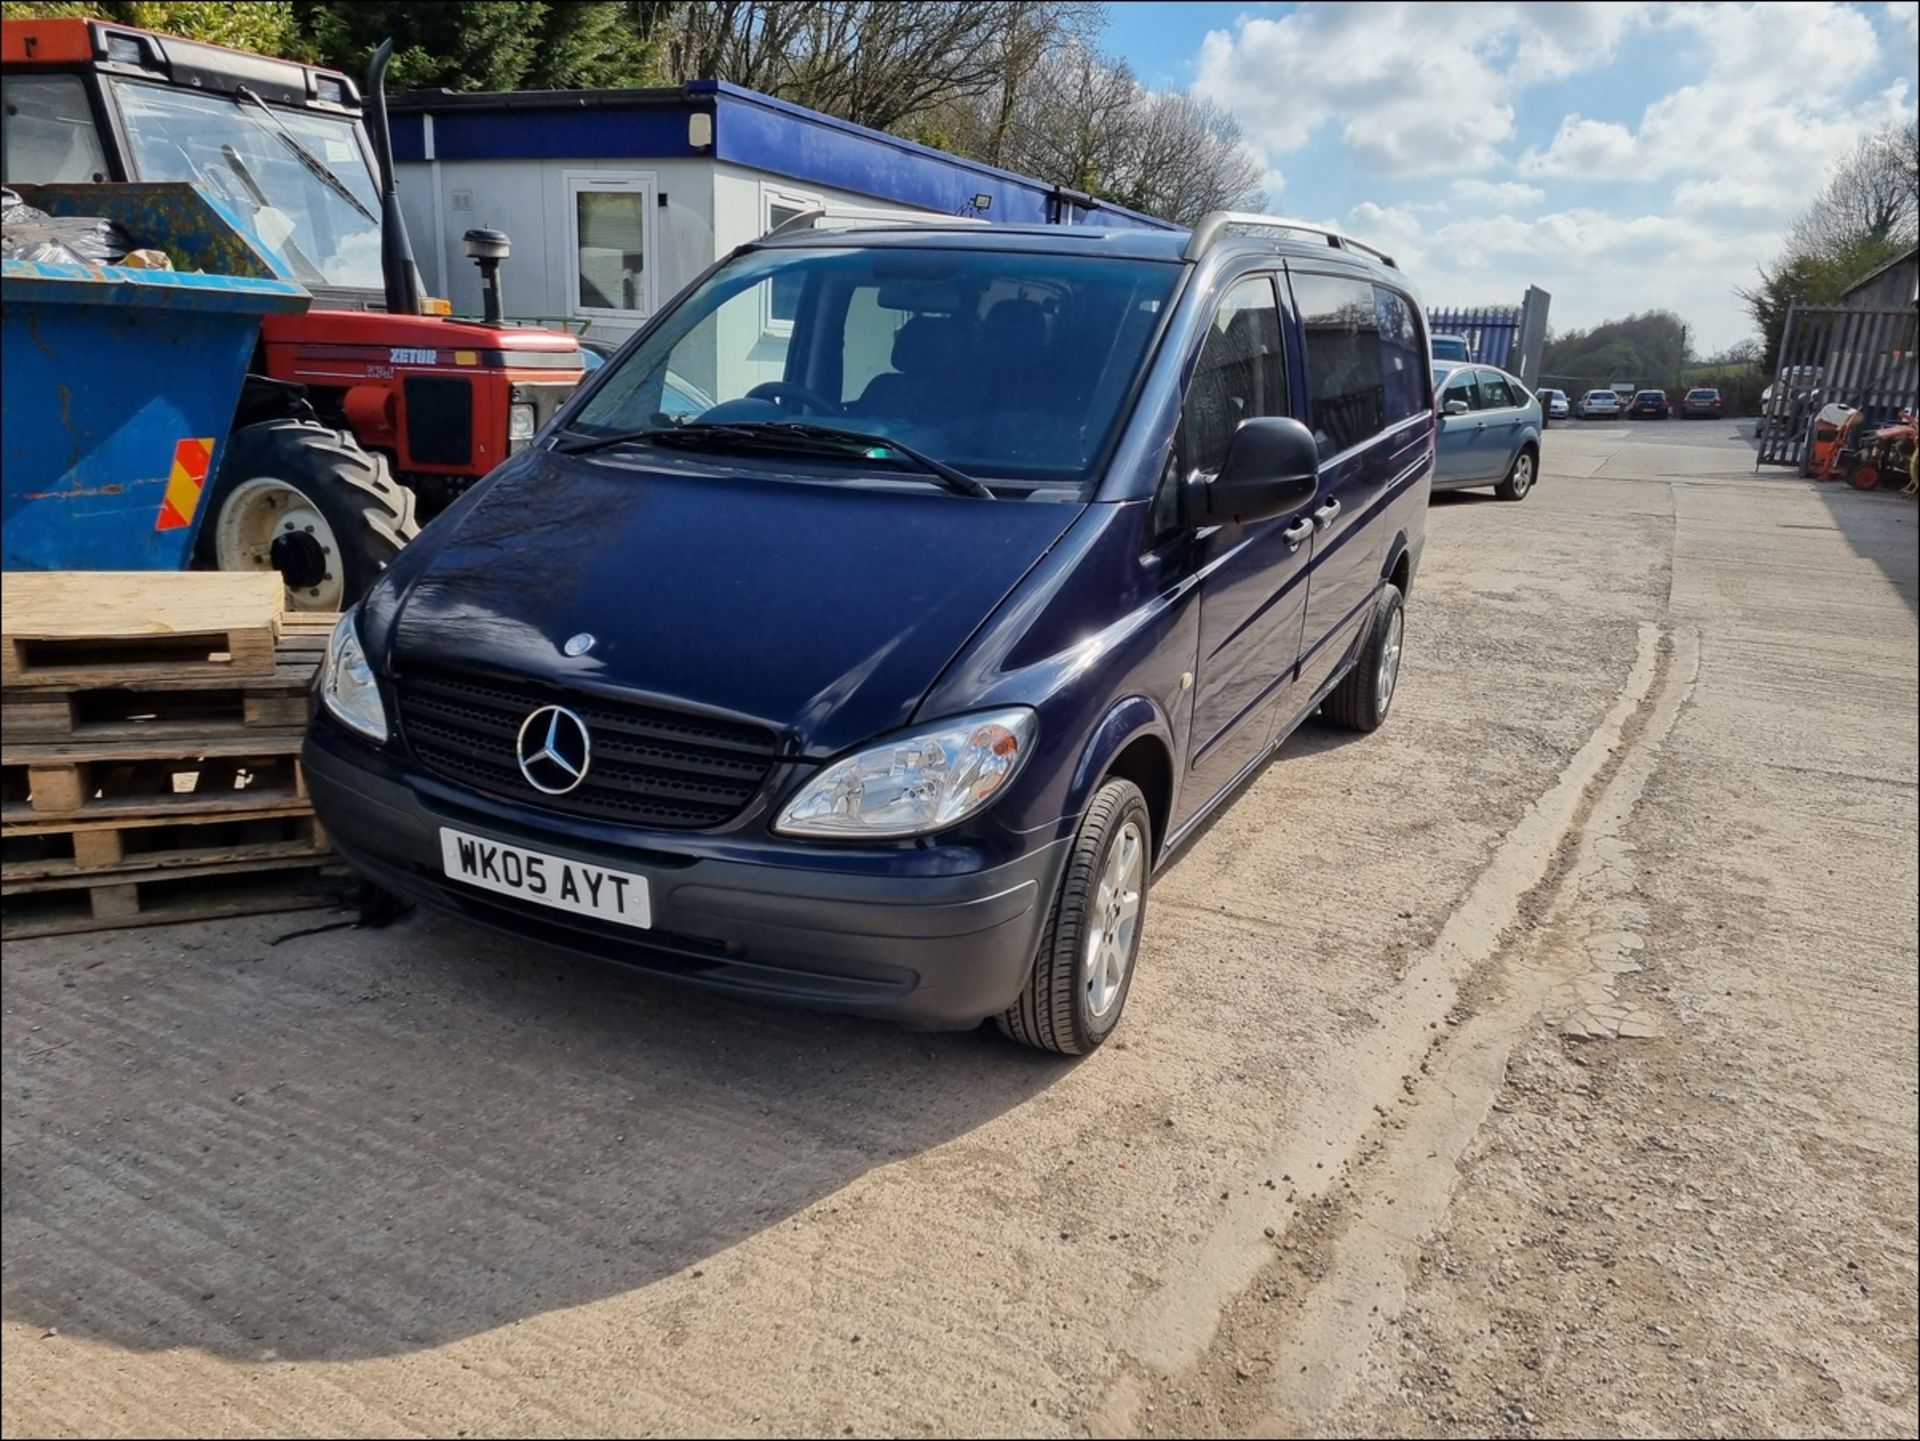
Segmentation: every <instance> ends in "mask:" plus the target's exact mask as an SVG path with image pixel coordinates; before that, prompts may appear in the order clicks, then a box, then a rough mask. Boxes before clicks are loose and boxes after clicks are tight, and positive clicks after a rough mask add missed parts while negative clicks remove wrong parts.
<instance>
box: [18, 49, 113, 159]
mask: <svg viewBox="0 0 1920 1441" xmlns="http://www.w3.org/2000/svg"><path fill="white" fill-rule="evenodd" d="M0 101H3V102H4V109H5V111H6V124H5V126H4V129H5V133H6V159H5V161H4V164H0V171H3V172H4V178H5V180H6V182H7V183H8V184H9V185H60V184H81V185H90V184H98V183H99V182H101V181H103V180H105V179H106V178H107V157H106V153H105V152H104V151H103V150H102V149H101V148H100V132H99V130H98V129H97V128H96V127H95V125H94V123H93V110H92V107H90V106H89V105H88V104H87V87H86V86H85V85H83V84H82V83H81V81H80V77H79V76H78V75H9V76H8V77H7V78H6V80H5V81H4V82H0Z"/></svg>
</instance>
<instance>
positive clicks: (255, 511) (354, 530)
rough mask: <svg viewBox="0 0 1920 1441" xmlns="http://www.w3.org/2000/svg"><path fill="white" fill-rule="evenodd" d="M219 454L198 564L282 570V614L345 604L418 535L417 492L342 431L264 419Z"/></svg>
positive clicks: (196, 556) (362, 591)
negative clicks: (284, 597) (284, 604)
mask: <svg viewBox="0 0 1920 1441" xmlns="http://www.w3.org/2000/svg"><path fill="white" fill-rule="evenodd" d="M224 450H225V453H224V454H223V455H222V456H221V458H220V470H219V474H218V475H217V476H216V477H215V479H214V482H213V486H212V492H211V494H209V495H208V496H207V497H206V499H205V501H204V502H203V507H204V510H205V514H204V516H203V517H202V519H201V522H200V533H199V538H198V539H197V541H196V542H195V546H194V560H195V563H196V564H198V565H200V566H201V567H203V568H205V569H209V570H277V571H279V572H280V574H281V576H282V577H283V578H284V579H285V582H286V587H287V609H288V610H303V611H341V610H345V609H346V608H347V607H348V606H350V605H352V604H353V603H354V602H355V601H357V600H359V599H360V597H361V596H362V595H364V594H366V591H367V588H368V587H369V586H371V585H372V584H373V583H374V581H376V580H378V579H379V578H380V573H381V572H382V571H384V570H385V569H386V568H387V565H388V563H389V562H391V561H392V560H393V558H394V556H396V555H398V554H399V552H400V547H401V546H403V545H405V544H406V543H407V542H408V541H410V540H412V539H413V538H414V536H416V535H418V534H419V533H420V524H419V522H418V521H417V520H416V519H415V518H414V495H413V492H412V491H411V490H409V489H407V487H405V486H404V485H401V484H400V483H399V482H398V481H396V480H395V479H394V478H393V474H392V472H391V471H389V470H388V468H387V462H386V458H385V457H384V456H380V455H376V454H374V453H373V452H371V451H367V450H363V449H361V447H360V444H359V442H358V441H356V440H355V439H354V438H353V436H352V434H351V433H349V432H347V431H344V430H332V429H330V428H328V427H327V426H324V425H315V424H312V423H310V422H308V421H299V420H268V421H262V422H261V423H260V424H258V425H249V426H245V427H243V428H242V429H240V430H237V431H235V432H234V433H233V434H232V435H231V436H229V437H228V438H227V442H226V446H225V447H224Z"/></svg>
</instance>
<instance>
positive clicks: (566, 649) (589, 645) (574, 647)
mask: <svg viewBox="0 0 1920 1441" xmlns="http://www.w3.org/2000/svg"><path fill="white" fill-rule="evenodd" d="M592 649H593V636H592V635H591V634H590V633H589V632H587V631H584V630H583V631H581V632H580V634H578V635H576V636H573V637H571V638H570V639H569V640H568V641H567V643H566V644H565V645H563V646H561V647H560V650H561V652H562V654H565V655H585V654H586V653H587V652H588V651H590V650H592Z"/></svg>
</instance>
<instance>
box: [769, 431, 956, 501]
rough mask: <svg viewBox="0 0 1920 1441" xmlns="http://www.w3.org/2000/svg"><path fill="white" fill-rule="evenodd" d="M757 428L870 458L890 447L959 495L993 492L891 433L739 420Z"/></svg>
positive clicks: (891, 450) (877, 456) (890, 449)
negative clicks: (839, 446)
mask: <svg viewBox="0 0 1920 1441" xmlns="http://www.w3.org/2000/svg"><path fill="white" fill-rule="evenodd" d="M741 424H742V425H744V426H746V427H749V428H751V429H753V430H755V431H757V432H765V431H776V432H778V433H780V434H782V435H792V436H797V437H799V438H801V439H804V440H831V441H838V442H840V443H841V444H843V445H849V446H856V447H859V448H861V449H863V450H865V451H867V452H868V454H869V455H870V456H871V458H872V459H874V460H881V459H884V458H885V457H884V456H880V455H874V454H872V452H874V451H890V452H891V453H892V454H894V455H897V456H899V457H900V458H901V459H902V460H906V461H910V462H911V463H912V464H914V465H917V466H919V467H920V468H921V469H922V470H924V471H925V472H926V473H927V474H928V475H931V476H935V477H937V478H938V479H939V480H941V481H942V482H943V483H944V484H945V485H946V487H947V489H948V490H951V491H954V492H956V493H957V494H960V495H971V496H974V497H976V498H977V499H980V500H992V499H993V492H992V491H990V490H988V489H987V488H986V486H984V485H982V484H981V483H980V482H979V481H977V480H975V479H974V478H973V477H972V476H970V475H968V474H967V473H966V472H965V471H964V470H961V469H959V468H958V467H957V466H952V465H948V464H947V463H946V462H945V461H944V460H935V459H934V458H933V457H932V456H930V455H926V454H924V453H922V452H921V451H918V450H915V449H914V448H913V447H912V446H910V445H902V444H901V443H900V442H899V441H897V440H895V439H893V438H892V437H891V436H886V435H878V434H875V433H874V432H873V431H869V430H849V429H847V428H846V427H845V426H841V425H816V424H815V423H814V422H812V421H810V420H749V421H743V422H741Z"/></svg>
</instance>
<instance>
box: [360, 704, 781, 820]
mask: <svg viewBox="0 0 1920 1441" xmlns="http://www.w3.org/2000/svg"><path fill="white" fill-rule="evenodd" d="M396 690H397V691H398V694H399V720H400V731H401V734H402V735H403V736H404V737H405V738H406V742H407V745H408V746H409V747H410V748H411V749H412V751H413V753H414V755H415V756H416V757H418V758H419V760H420V763H421V764H422V765H424V766H426V767H427V768H428V769H429V770H431V771H434V772H435V773H437V774H439V775H440V776H442V777H444V778H445V779H447V780H451V781H454V782H457V783H458V784H460V785H465V786H471V787H473V788H474V789H476V790H482V791H486V792H488V793H490V794H493V795H497V796H500V797H502V798H503V799H506V800H511V801H517V802H520V803H522V804H525V805H534V806H539V807H540V808H541V809H543V810H550V811H557V812H560V813H562V814H564V815H575V816H587V817H591V818H593V819H595V820H608V821H624V822H626V823H628V824H630V825H641V826H672V827H678V828H681V829H688V830H692V829H699V828H702V827H711V826H718V825H724V824H726V823H727V822H728V821H730V820H732V819H733V818H734V817H735V816H737V815H739V814H740V812H741V811H742V810H744V809H745V808H746V805H747V803H748V802H749V801H751V800H752V799H753V797H754V794H755V793H756V792H757V791H758V790H759V789H760V787H761V785H762V784H763V783H764V782H765V781H766V778H767V773H768V771H770V770H771V769H772V768H773V764H774V761H775V760H776V759H777V757H778V753H779V742H778V740H777V739H776V738H775V736H774V734H773V733H772V732H771V731H769V730H767V729H766V728H765V727H764V726H756V725H751V724H747V723H743V722H738V721H727V720H716V719H713V718H712V717H709V716H702V715H694V714H691V713H689V712H686V711H677V710H671V709H668V708H666V707H662V706H656V705H644V704H639V703H636V702H632V701H621V700H608V699H606V698H605V697H602V696H592V695H585V694H582V693H580V692H577V691H571V690H568V689H566V688H564V687H561V686H554V685H548V684H545V683H542V682H538V681H522V680H504V679H501V678H499V677H495V676H480V675H472V674H467V673H460V672H453V671H442V670H411V669H410V670H408V671H407V673H406V674H405V675H404V676H402V677H401V679H400V681H399V683H398V684H397V686H396ZM545 705H561V706H565V707H566V708H567V709H568V710H570V711H572V712H573V713H574V714H575V715H577V716H579V717H580V719H581V720H582V721H583V722H584V723H585V725H586V727H587V734H588V736H589V737H590V738H591V740H592V744H593V751H592V760H591V763H590V764H589V765H588V767H587V775H586V779H585V780H584V781H582V782H581V783H580V785H579V786H578V787H577V788H575V789H574V790H571V791H569V792H567V793H566V794H565V795H558V796H556V795H548V794H546V793H544V792H542V791H540V790H537V789H535V788H534V787H533V786H531V785H529V784H528V783H527V779H526V777H525V776H523V775H522V774H521V773H520V761H519V756H518V753H517V749H516V747H517V745H518V742H519V736H520V727H521V725H522V723H523V722H524V721H525V720H526V718H527V717H528V716H529V715H531V714H532V713H533V712H534V711H536V710H538V709H539V708H540V707H541V706H545Z"/></svg>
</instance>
